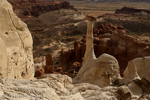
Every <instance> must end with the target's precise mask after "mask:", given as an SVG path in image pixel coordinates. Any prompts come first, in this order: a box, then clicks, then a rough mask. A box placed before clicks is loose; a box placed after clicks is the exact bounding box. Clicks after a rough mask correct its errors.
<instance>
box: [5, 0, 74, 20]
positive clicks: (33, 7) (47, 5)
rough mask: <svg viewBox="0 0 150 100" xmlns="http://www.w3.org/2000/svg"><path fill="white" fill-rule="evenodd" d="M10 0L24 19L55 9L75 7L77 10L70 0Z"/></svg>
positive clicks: (19, 15)
mask: <svg viewBox="0 0 150 100" xmlns="http://www.w3.org/2000/svg"><path fill="white" fill-rule="evenodd" d="M8 2H10V3H11V4H12V6H13V9H14V12H15V13H16V14H17V16H18V17H20V18H21V19H22V20H23V21H25V20H27V19H28V18H30V17H31V16H34V17H37V16H39V15H41V14H42V13H45V12H49V11H54V10H60V9H73V10H75V11H77V10H76V8H74V7H73V6H71V5H70V3H69V2H68V1H45V0H8Z"/></svg>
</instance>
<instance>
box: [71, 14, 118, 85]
mask: <svg viewBox="0 0 150 100" xmlns="http://www.w3.org/2000/svg"><path fill="white" fill-rule="evenodd" d="M87 18H88V23H87V33H86V51H85V54H84V61H83V64H82V67H81V69H80V70H79V72H78V74H77V76H76V77H75V78H74V79H73V82H74V83H82V82H88V83H92V84H96V85H98V86H100V87H104V86H110V85H111V84H112V83H113V82H114V81H115V80H117V79H119V78H120V73H119V65H118V61H117V60H116V59H115V58H114V57H113V56H111V55H108V54H102V55H101V56H99V57H98V58H96V56H95V53H94V47H93V24H94V21H96V18H94V17H89V16H87Z"/></svg>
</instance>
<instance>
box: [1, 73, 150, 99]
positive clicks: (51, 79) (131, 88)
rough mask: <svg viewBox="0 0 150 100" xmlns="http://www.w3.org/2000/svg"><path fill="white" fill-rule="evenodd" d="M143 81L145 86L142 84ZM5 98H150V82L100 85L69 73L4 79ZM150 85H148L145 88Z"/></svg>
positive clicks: (2, 96) (2, 91)
mask: <svg viewBox="0 0 150 100" xmlns="http://www.w3.org/2000/svg"><path fill="white" fill-rule="evenodd" d="M140 84H141V85H140ZM0 85H1V87H0V99H1V100H8V99H11V100H24V99H25V100H31V99H37V100H45V99H48V100H128V99H129V100H131V99H133V100H147V99H149V98H150V96H149V94H150V93H149V91H148V89H149V86H150V85H149V82H148V81H147V80H145V79H142V80H135V81H132V82H131V83H129V84H128V85H123V86H106V87H104V88H100V87H99V86H97V85H93V84H89V83H80V84H72V79H71V78H70V77H68V76H67V75H60V74H45V75H43V76H42V77H40V79H34V80H31V81H29V80H25V79H0ZM145 87H147V88H145Z"/></svg>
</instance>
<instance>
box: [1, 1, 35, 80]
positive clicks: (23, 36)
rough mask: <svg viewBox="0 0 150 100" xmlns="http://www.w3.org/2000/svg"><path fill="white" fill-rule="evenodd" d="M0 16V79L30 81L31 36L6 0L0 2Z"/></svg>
mask: <svg viewBox="0 0 150 100" xmlns="http://www.w3.org/2000/svg"><path fill="white" fill-rule="evenodd" d="M0 16H1V18H0V38H1V39H0V59H1V62H0V77H1V78H4V79H6V78H16V79H19V78H26V79H30V78H32V77H33V76H34V67H33V57H32V44H33V41H32V36H31V34H30V32H29V30H28V28H27V26H26V24H25V23H23V22H22V21H21V20H20V19H19V18H18V17H17V16H16V15H15V14H14V12H13V10H12V6H11V5H10V4H9V3H8V2H7V0H1V1H0Z"/></svg>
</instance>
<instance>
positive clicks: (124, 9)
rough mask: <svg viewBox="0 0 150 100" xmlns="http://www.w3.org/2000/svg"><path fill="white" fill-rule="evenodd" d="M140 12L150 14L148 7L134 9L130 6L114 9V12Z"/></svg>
mask: <svg viewBox="0 0 150 100" xmlns="http://www.w3.org/2000/svg"><path fill="white" fill-rule="evenodd" d="M140 12H145V13H147V14H150V10H148V9H136V8H131V7H123V8H121V9H116V11H115V14H120V13H122V14H135V13H140Z"/></svg>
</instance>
